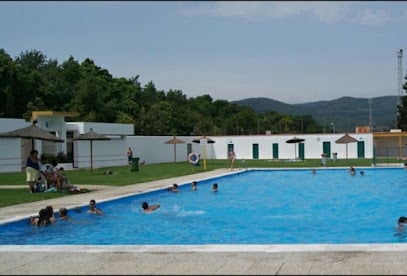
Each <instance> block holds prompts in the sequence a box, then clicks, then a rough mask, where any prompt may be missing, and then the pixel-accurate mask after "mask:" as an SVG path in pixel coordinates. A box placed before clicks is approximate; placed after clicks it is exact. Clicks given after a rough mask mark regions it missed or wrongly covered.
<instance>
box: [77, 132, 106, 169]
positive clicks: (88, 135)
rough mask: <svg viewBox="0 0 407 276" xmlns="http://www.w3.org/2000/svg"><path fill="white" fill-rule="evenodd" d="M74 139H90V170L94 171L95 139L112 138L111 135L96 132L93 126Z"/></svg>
mask: <svg viewBox="0 0 407 276" xmlns="http://www.w3.org/2000/svg"><path fill="white" fill-rule="evenodd" d="M73 140H77V141H78V140H88V141H90V172H91V173H93V141H94V140H98V141H102V140H110V138H109V137H107V136H105V135H103V134H99V133H96V132H94V131H93V130H92V128H91V129H90V131H89V132H86V133H85V134H81V135H79V137H76V138H74V139H73Z"/></svg>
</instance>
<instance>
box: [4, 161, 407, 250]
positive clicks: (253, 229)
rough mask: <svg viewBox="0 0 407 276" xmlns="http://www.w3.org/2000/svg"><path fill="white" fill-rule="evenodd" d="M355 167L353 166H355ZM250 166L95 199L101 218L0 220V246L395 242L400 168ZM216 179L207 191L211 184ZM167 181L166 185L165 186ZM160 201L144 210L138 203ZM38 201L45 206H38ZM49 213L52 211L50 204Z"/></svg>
mask: <svg viewBox="0 0 407 276" xmlns="http://www.w3.org/2000/svg"><path fill="white" fill-rule="evenodd" d="M359 171H360V169H359V170H357V172H359ZM364 171H365V175H364V176H361V175H359V173H358V174H357V175H356V176H351V175H350V174H349V172H348V170H347V169H324V170H317V173H316V174H315V175H312V174H311V171H310V170H309V169H299V170H250V171H245V172H240V173H238V174H234V175H228V176H222V177H218V178H213V179H208V180H203V181H199V182H198V190H197V191H192V190H191V185H190V183H187V184H186V185H183V186H180V192H179V193H172V192H168V191H167V190H166V189H162V190H158V191H154V192H149V193H144V194H139V195H132V196H128V197H124V198H120V199H116V200H112V201H106V202H101V203H98V204H97V205H98V207H99V208H101V209H102V210H103V211H104V214H103V215H101V216H98V215H93V214H88V213H86V210H87V208H88V207H87V206H83V207H82V208H81V212H80V213H77V212H76V211H75V210H69V215H70V216H71V217H72V220H71V221H58V222H57V223H55V224H53V225H51V226H47V227H35V226H31V225H30V224H29V223H28V219H25V220H22V221H16V222H11V223H7V224H2V225H0V231H1V233H2V234H1V235H0V244H3V245H6V244H8V245H10V244H16V245H23V244H84V245H122V244H131V245H142V244H299V243H300V244H315V243H333V244H338V243H340V244H348V243H398V242H404V237H405V235H404V233H400V232H397V231H395V226H396V223H397V219H398V217H400V216H407V183H406V177H407V170H404V169H376V168H375V169H364ZM214 182H217V183H218V184H219V192H218V193H213V192H212V190H211V187H212V183H214ZM171 185H172V183H168V186H171ZM143 201H147V202H148V203H149V204H160V205H161V208H159V209H158V210H156V211H155V212H153V213H151V214H144V213H143V212H142V210H141V204H142V202H143ZM44 207H45V206H44ZM56 211H57V210H56Z"/></svg>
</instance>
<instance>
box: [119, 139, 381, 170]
mask: <svg viewBox="0 0 407 276" xmlns="http://www.w3.org/2000/svg"><path fill="white" fill-rule="evenodd" d="M343 135H344V133H335V134H304V135H296V137H300V138H303V139H305V141H304V142H303V143H304V158H305V159H307V158H308V159H318V158H321V154H322V153H323V142H329V143H330V147H331V157H332V153H333V152H336V153H337V154H338V155H337V156H338V159H344V158H346V145H345V144H337V143H335V141H336V140H337V139H339V138H340V137H342V136H343ZM349 135H351V136H352V137H354V138H356V139H357V140H358V141H363V142H364V158H373V135H372V134H371V133H367V134H366V133H364V134H354V133H350V134H349ZM293 137H294V135H253V136H211V137H210V138H211V139H212V140H214V141H215V143H213V144H207V145H206V158H207V159H227V155H228V152H227V149H228V144H233V147H234V150H235V153H236V155H237V158H238V159H253V144H258V148H259V151H258V153H259V159H273V144H274V143H276V144H278V158H279V159H294V158H296V157H298V151H299V149H298V148H299V145H298V144H297V145H294V144H289V143H286V141H287V140H288V139H291V138H293ZM171 138H172V136H127V146H128V147H131V148H132V149H133V152H134V156H135V157H140V159H141V160H145V161H146V162H147V163H153V164H154V163H163V162H171V161H174V145H172V144H164V142H165V141H167V140H170V139H171ZM177 138H178V139H180V140H183V141H185V144H177V145H176V160H177V162H180V161H186V160H187V154H188V152H187V149H188V144H191V147H192V151H193V152H197V153H199V154H201V157H202V155H203V146H201V145H200V144H197V143H193V142H192V140H193V139H195V138H196V137H190V136H177ZM295 150H296V152H295ZM357 150H358V149H357V143H349V144H348V158H358V152H357Z"/></svg>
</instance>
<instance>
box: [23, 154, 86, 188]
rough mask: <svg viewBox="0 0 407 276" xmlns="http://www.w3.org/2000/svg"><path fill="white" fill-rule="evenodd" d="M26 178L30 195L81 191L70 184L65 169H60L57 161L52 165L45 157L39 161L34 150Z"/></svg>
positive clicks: (29, 160)
mask: <svg viewBox="0 0 407 276" xmlns="http://www.w3.org/2000/svg"><path fill="white" fill-rule="evenodd" d="M26 176H27V183H28V186H29V191H30V193H36V192H56V191H79V187H77V186H74V185H71V184H70V183H69V179H68V177H66V176H65V171H64V168H63V167H59V168H58V161H57V160H53V161H52V162H51V164H49V163H48V160H47V159H46V158H45V157H42V158H41V160H39V157H38V151H37V150H32V151H31V152H30V156H29V157H28V158H27V162H26Z"/></svg>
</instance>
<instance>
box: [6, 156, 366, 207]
mask: <svg viewBox="0 0 407 276" xmlns="http://www.w3.org/2000/svg"><path fill="white" fill-rule="evenodd" d="M201 161H202V160H201ZM206 165H207V169H206V171H211V170H215V169H219V168H228V161H227V160H207V161H206ZM239 165H240V161H239V160H237V161H236V163H235V168H239ZM371 165H372V160H371V159H349V160H348V161H346V160H342V159H340V160H337V161H336V162H333V161H332V160H331V159H328V160H327V167H348V166H355V167H358V166H371ZM320 166H321V160H320V159H310V160H305V161H300V162H290V161H288V160H287V161H269V160H246V161H245V164H244V167H247V168H301V167H320ZM108 170H109V171H112V172H113V174H105V172H106V171H108ZM204 171H205V170H204V169H203V163H202V162H201V166H200V167H192V166H191V165H190V164H189V163H188V162H179V163H162V164H151V165H143V166H140V167H139V171H138V172H131V171H130V166H121V167H106V168H98V169H94V170H93V173H92V174H91V172H90V171H89V169H78V170H70V171H66V172H65V174H66V176H68V177H69V179H70V182H71V183H72V184H76V185H79V186H80V185H83V184H93V185H109V186H124V185H130V184H137V183H143V182H148V181H153V180H159V179H165V178H171V177H177V176H183V175H189V174H194V173H200V172H204ZM1 185H26V187H25V188H24V189H21V188H20V189H0V200H1V202H0V207H4V206H9V205H14V204H20V203H26V202H33V201H38V200H43V199H49V198H55V197H61V196H69V195H71V193H62V192H57V193H34V194H30V193H29V192H28V185H27V184H26V182H25V173H24V172H15V173H0V186H1Z"/></svg>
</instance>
